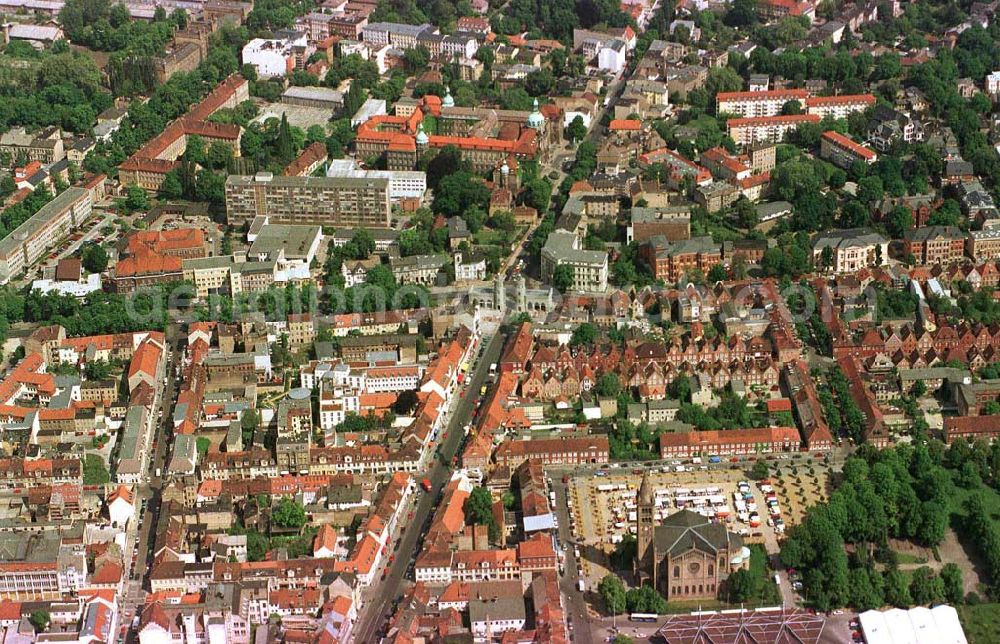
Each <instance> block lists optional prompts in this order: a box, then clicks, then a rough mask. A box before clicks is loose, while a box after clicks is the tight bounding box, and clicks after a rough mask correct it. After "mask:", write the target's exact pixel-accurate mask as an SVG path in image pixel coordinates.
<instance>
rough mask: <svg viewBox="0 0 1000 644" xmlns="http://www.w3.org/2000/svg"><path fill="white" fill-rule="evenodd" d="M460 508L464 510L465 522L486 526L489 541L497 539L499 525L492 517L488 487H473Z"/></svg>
mask: <svg viewBox="0 0 1000 644" xmlns="http://www.w3.org/2000/svg"><path fill="white" fill-rule="evenodd" d="M462 509H463V511H464V512H465V522H466V523H474V524H476V525H484V526H486V527H487V529H488V530H489V537H490V541H493V542H496V541H498V540H499V537H500V526H498V525H497V522H496V519H494V518H493V495H492V494H490V491H489V488H486V487H484V486H479V487H475V488H473V489H472V492H471V493H470V494H469V498H467V499H466V500H465V506H464V507H463V508H462Z"/></svg>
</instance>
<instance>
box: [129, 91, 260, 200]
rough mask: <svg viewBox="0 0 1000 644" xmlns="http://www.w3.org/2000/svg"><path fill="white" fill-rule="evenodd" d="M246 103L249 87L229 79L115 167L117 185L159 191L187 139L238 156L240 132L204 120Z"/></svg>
mask: <svg viewBox="0 0 1000 644" xmlns="http://www.w3.org/2000/svg"><path fill="white" fill-rule="evenodd" d="M249 99H250V84H249V83H248V82H247V81H246V79H244V78H243V77H242V76H239V75H236V74H234V75H232V76H229V77H228V78H226V79H225V80H223V81H222V82H221V83H219V85H217V86H216V87H215V89H213V90H212V91H211V92H209V94H208V96H206V97H205V98H204V99H202V100H201V101H200V102H199V103H196V104H195V105H194V106H192V107H191V109H190V110H188V112H187V113H186V114H185V115H184V116H181V117H180V118H178V119H176V120H174V121H171V122H170V123H169V124H167V126H166V127H165V128H164V129H163V131H162V132H161V133H160V134H158V135H157V136H155V137H153V138H152V139H150V140H149V141H148V142H147V143H146V144H145V145H144V146H142V147H141V148H139V150H138V151H136V152H135V153H134V154H133V155H132V156H131V157H129V158H128V159H127V160H126V161H124V162H123V163H122V164H121V165H119V166H118V178H119V181H120V182H121V184H122V185H135V186H139V187H141V188H145V189H146V190H159V189H160V186H161V185H162V184H163V180H164V178H166V176H167V174H168V173H169V172H170V171H171V170H173V169H174V168H176V167H178V165H179V162H178V161H177V159H179V158H180V156H181V155H182V154H183V153H184V150H185V149H186V147H187V137H188V136H192V135H195V134H197V135H198V136H200V137H202V138H204V139H205V140H206V142H207V143H213V142H221V143H223V144H225V145H227V146H228V147H230V148H232V150H233V154H234V155H235V156H239V155H240V139H241V137H242V135H243V128H241V127H240V126H239V125H229V124H223V123H209V122H207V121H206V119H207V118H208V117H209V116H211V115H212V114H214V113H216V112H217V111H219V110H220V109H222V108H233V107H236V106H237V105H239V104H240V103H242V102H243V101H246V100H249Z"/></svg>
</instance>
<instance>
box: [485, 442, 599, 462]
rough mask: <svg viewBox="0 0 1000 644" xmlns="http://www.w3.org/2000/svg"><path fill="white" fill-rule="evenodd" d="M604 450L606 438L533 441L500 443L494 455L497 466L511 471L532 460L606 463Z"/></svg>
mask: <svg viewBox="0 0 1000 644" xmlns="http://www.w3.org/2000/svg"><path fill="white" fill-rule="evenodd" d="M608 450H609V447H608V439H607V437H606V436H585V437H580V438H567V437H562V438H536V439H531V440H511V441H505V442H503V443H500V445H499V446H498V447H497V449H496V455H495V456H496V462H497V465H501V466H508V467H510V468H511V469H514V468H516V467H518V466H519V465H520V464H521V463H523V462H524V461H526V460H528V459H536V460H538V461H540V462H541V463H543V464H544V465H585V464H593V463H598V464H599V463H607V462H608V457H609V451H608Z"/></svg>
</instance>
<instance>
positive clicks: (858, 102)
mask: <svg viewBox="0 0 1000 644" xmlns="http://www.w3.org/2000/svg"><path fill="white" fill-rule="evenodd" d="M873 105H875V97H874V96H872V95H871V94H851V95H843V96H810V97H809V98H807V99H806V103H805V108H806V114H815V115H817V116H819V117H820V118H824V117H827V116H829V117H831V118H834V119H846V118H847V117H848V116H849V115H850V114H854V113H855V112H864V111H865V110H866V109H868V108H869V107H871V106H873Z"/></svg>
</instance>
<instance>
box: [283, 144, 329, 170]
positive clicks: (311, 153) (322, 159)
mask: <svg viewBox="0 0 1000 644" xmlns="http://www.w3.org/2000/svg"><path fill="white" fill-rule="evenodd" d="M327 158H328V155H327V153H326V145H325V144H323V143H320V142H316V143H313V144H311V145H308V146H306V148H305V149H304V150H302V153H301V154H299V156H298V157H296V158H295V159H293V160H292V162H291V163H289V164H288V166H287V167H286V168H285V170H284V172H283V174H284V175H285V176H286V177H307V176H309V175H311V174H312V173H314V172H315V171H316V170H317V169H319V167H320V166H322V165H323V164H324V163H326V160H327Z"/></svg>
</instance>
